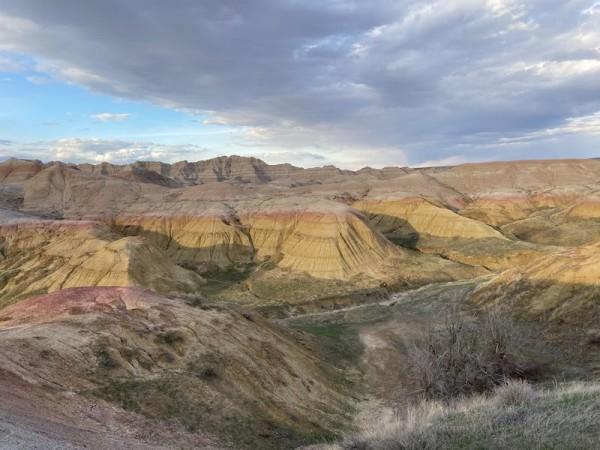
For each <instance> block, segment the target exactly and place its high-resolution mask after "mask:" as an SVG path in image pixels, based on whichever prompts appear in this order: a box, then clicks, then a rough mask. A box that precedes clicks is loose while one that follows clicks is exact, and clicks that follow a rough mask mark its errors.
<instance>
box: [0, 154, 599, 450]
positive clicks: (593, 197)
mask: <svg viewBox="0 0 600 450" xmlns="http://www.w3.org/2000/svg"><path fill="white" fill-rule="evenodd" d="M599 246H600V161H599V160H555V161H519V162H498V163H482V164H466V165H460V166H454V167H437V168H419V169H414V168H399V167H390V168H384V169H372V168H364V169H361V170H358V171H348V170H340V169H337V168H335V167H331V166H327V167H322V168H313V169H303V168H299V167H294V166H292V165H289V164H278V165H268V164H266V163H264V162H263V161H261V160H259V159H255V158H243V157H237V156H231V157H220V158H215V159H211V160H208V161H200V162H193V163H192V162H186V161H183V162H179V163H175V164H164V163H159V162H137V163H134V164H129V165H123V166H117V165H111V164H107V163H103V164H98V165H90V164H80V165H76V164H68V163H61V162H51V163H42V162H40V161H26V160H16V159H9V160H6V161H4V162H2V163H0V355H1V357H0V393H2V396H3V399H6V401H5V402H3V403H4V406H0V418H3V419H4V422H6V423H11V424H12V425H11V427H12V428H11V430H12V431H11V433H12V436H13V438H14V439H16V441H15V446H18V445H20V444H21V443H22V442H37V444H36V445H38V446H42V447H44V446H47V447H48V446H55V447H57V448H58V447H64V448H69V447H68V446H65V445H62V444H64V443H68V444H69V445H71V446H74V447H75V448H78V446H84V445H85V443H86V442H89V440H90V439H93V440H94V442H98V443H100V444H99V446H100V448H125V447H128V448H146V447H144V446H148V445H150V446H166V447H182V448H189V447H194V446H196V447H205V448H211V447H213V448H223V447H229V448H294V447H296V446H300V445H304V444H311V443H314V442H322V441H324V440H327V439H332V438H335V437H336V436H338V435H339V434H340V433H343V432H344V431H345V430H348V429H349V428H351V427H352V420H353V415H354V414H355V412H356V408H357V404H358V403H359V402H360V400H364V398H363V397H365V398H367V397H368V396H369V395H371V394H372V393H373V392H375V393H377V392H379V393H381V392H385V391H386V390H389V389H388V388H389V387H390V386H395V385H394V384H393V383H396V384H397V383H398V380H391V378H389V376H388V378H386V374H388V373H390V370H391V369H390V367H392V368H393V369H394V370H400V371H402V367H400V368H398V367H397V366H398V364H399V363H396V366H388V365H387V364H392V363H393V360H394V358H396V357H397V358H399V359H398V360H397V361H401V358H402V355H401V354H398V353H397V352H396V353H394V352H395V351H396V350H394V349H395V348H397V346H396V347H394V345H395V344H394V345H392V344H390V343H392V342H396V341H397V340H398V339H401V338H402V332H403V331H406V332H407V333H408V332H409V331H410V330H413V328H411V327H413V326H416V325H415V324H425V323H426V322H427V320H428V317H430V318H431V320H433V317H434V316H435V317H438V318H439V317H441V314H440V313H439V311H438V312H436V313H435V314H434V313H433V312H432V311H433V310H432V309H431V308H433V306H431V307H430V306H428V307H427V308H429V309H427V310H426V311H427V314H430V315H429V316H428V315H427V314H425V313H424V312H423V311H420V312H419V313H418V314H417V313H415V312H414V310H413V309H414V308H413V306H411V305H413V303H410V302H408V300H407V302H408V303H406V305H408V306H402V302H400V301H399V300H396V302H398V305H400V306H401V307H402V308H408V309H407V311H408V312H407V313H406V314H404V312H403V313H402V314H401V313H400V312H399V311H400V310H395V311H396V312H395V313H394V314H391V313H390V314H387V313H383V312H382V311H384V310H382V308H385V307H389V308H392V307H393V305H394V304H395V303H393V302H391V303H390V300H389V297H390V296H392V299H395V298H396V299H397V298H400V299H402V298H406V299H409V300H410V299H413V300H412V301H415V300H414V299H426V301H427V302H429V303H427V304H428V305H438V306H435V307H436V308H438V307H439V304H440V302H441V303H443V302H446V300H445V299H448V300H447V303H451V302H454V301H455V300H456V298H458V297H456V296H455V297H452V296H451V295H450V294H449V293H450V292H452V293H457V292H458V293H459V294H460V300H461V302H463V303H462V304H463V306H465V308H470V309H469V310H477V311H479V310H484V309H490V308H500V309H504V310H507V311H509V313H510V314H512V315H513V316H514V317H515V318H516V319H518V320H520V321H523V323H527V324H532V323H533V324H535V327H538V328H536V330H541V331H540V333H541V336H546V334H545V333H546V331H548V333H551V334H552V336H555V337H556V336H559V337H562V338H565V339H566V340H565V342H567V341H568V342H570V343H584V342H591V341H589V340H590V339H592V341H593V339H594V338H595V337H597V336H600V329H599V330H596V327H597V326H596V323H597V319H598V316H599V311H600V309H599V308H598V304H597V298H598V295H599V287H598V286H599V281H598V280H600V278H599V276H600V258H599V257H598V255H599V254H600V247H599ZM444 292H446V293H444ZM411 293H416V294H414V295H416V297H415V296H413V297H411V295H413V294H411ZM430 293H431V294H430ZM457 295H458V294H457ZM403 296H406V297H403ZM451 299H453V300H452V301H451ZM424 301H425V300H424ZM369 305H371V306H372V307H373V308H372V310H369V309H361V308H364V307H365V306H369ZM390 305H391V306H390ZM400 306H399V307H400ZM411 308H413V309H411ZM360 311H365V315H363V316H360V313H359V312H360ZM366 311H371V312H369V314H367V313H366ZM402 311H404V310H402ZM329 314H331V316H330V315H329ZM336 314H338V315H336ZM340 314H341V316H340ZM411 314H413V315H411ZM334 315H335V317H338V318H339V317H343V321H342V322H340V323H337V322H336V323H333V321H329V322H328V320H329V318H330V317H331V318H332V317H334ZM359 316H360V317H359ZM365 317H366V318H365ZM359 319H360V320H359ZM331 320H333V319H331ZM378 320H379V322H377V321H378ZM359 324H362V325H359ZM364 324H367V325H364ZM532 326H533V325H532ZM540 327H541V328H540ZM575 329H577V331H576V332H575V331H573V330H575ZM413 331H414V330H413ZM413 331H410V332H411V333H412V332H413ZM590 336H591V338H590ZM567 338H568V339H567ZM386 339H387V341H386ZM586 339H587V341H586ZM597 340H598V341H600V338H599V339H597ZM581 345H583V344H581ZM586 345H587V344H586ZM390 352H391V353H390ZM400 353H401V352H400ZM340 355H342V356H340ZM382 355H385V356H382ZM390 355H395V356H393V357H390ZM366 362H369V367H368V368H367V367H366V366H365V364H366ZM400 366H401V364H400ZM371 375H372V376H371ZM365 379H367V382H365V383H363V381H364V380H365ZM361 383H363V384H361ZM369 383H370V384H369ZM389 383H392V384H389ZM357 386H362V387H360V388H358V387H357ZM365 386H366V387H365ZM32 405H37V406H36V407H34V406H32ZM55 405H60V408H59V409H60V410H57V408H55V407H54V406H55ZM2 430H3V429H2V428H0V437H1V436H2V432H3V431H2ZM152 430H161V432H152ZM232 430H237V432H236V433H233V432H232ZM19 439H20V440H19ZM61 443H62V444H61Z"/></svg>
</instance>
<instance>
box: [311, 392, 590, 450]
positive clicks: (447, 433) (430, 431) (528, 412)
mask: <svg viewBox="0 0 600 450" xmlns="http://www.w3.org/2000/svg"><path fill="white" fill-rule="evenodd" d="M599 421H600V385H599V384H592V383H569V384H564V385H560V386H557V387H555V388H553V389H548V390H545V389H538V390H534V389H533V388H532V387H531V386H530V385H529V384H527V383H526V382H522V381H510V382H508V383H506V384H503V385H501V386H499V387H498V388H496V390H495V391H494V392H493V394H492V395H488V396H484V395H476V396H474V397H470V398H463V399H459V400H456V401H454V402H451V403H441V402H439V401H432V400H425V401H423V402H421V403H418V404H416V405H414V406H411V407H409V408H407V409H406V410H404V411H402V412H401V413H398V412H395V411H393V410H391V409H390V410H385V411H381V412H380V414H379V415H377V416H376V417H374V418H373V419H372V420H371V421H369V422H368V423H365V424H364V425H363V426H362V427H361V428H362V431H360V432H359V433H357V434H356V435H354V436H351V437H349V438H347V439H346V440H344V441H343V442H342V443H341V444H339V445H333V446H325V447H323V448H329V449H331V450H334V449H347V450H350V449H352V450H392V449H393V450H396V449H403V450H412V449H415V450H416V449H419V450H436V449H490V448H493V449H504V448H519V449H563V448H571V449H579V448H580V449H584V448H597V445H598V442H599V439H600V428H599V427H598V423H599Z"/></svg>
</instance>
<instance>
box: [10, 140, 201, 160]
mask: <svg viewBox="0 0 600 450" xmlns="http://www.w3.org/2000/svg"><path fill="white" fill-rule="evenodd" d="M10 152H11V154H10V155H6V156H14V157H18V158H36V159H42V160H44V161H52V160H60V161H72V162H77V163H100V162H110V163H114V164H125V163H129V162H132V161H150V160H151V161H164V162H175V161H181V160H184V159H186V158H191V159H194V160H200V159H205V158H207V155H209V154H210V153H211V152H210V151H209V150H207V149H206V148H204V147H200V146H198V145H163V144H155V143H152V142H129V141H121V140H105V139H77V138H68V139H59V140H56V141H44V142H33V143H21V144H16V143H13V145H12V147H11V150H10Z"/></svg>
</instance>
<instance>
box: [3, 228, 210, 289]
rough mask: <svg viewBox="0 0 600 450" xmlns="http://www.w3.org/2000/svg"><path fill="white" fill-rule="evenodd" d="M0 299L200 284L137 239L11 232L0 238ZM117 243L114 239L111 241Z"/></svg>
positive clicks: (88, 231)
mask: <svg viewBox="0 0 600 450" xmlns="http://www.w3.org/2000/svg"><path fill="white" fill-rule="evenodd" d="M2 235H3V238H2V242H3V245H4V254H5V255H6V256H5V258H4V260H3V261H0V271H1V273H2V277H1V281H0V298H4V299H7V300H11V299H14V298H15V297H22V296H24V295H27V294H32V293H40V292H53V291H57V290H60V289H64V288H68V287H81V286H145V287H150V288H152V289H154V290H156V291H159V292H170V291H186V292H187V291H193V290H195V289H196V288H197V287H198V286H199V285H200V284H202V283H203V280H202V278H201V277H200V276H198V275H196V274H195V273H193V272H190V271H188V270H185V269H183V268H181V267H179V266H177V265H176V264H175V263H173V262H172V261H171V260H170V259H169V258H168V257H167V256H166V255H165V254H164V253H163V252H162V251H160V250H159V249H158V248H156V247H154V246H152V245H150V244H149V243H148V242H145V241H144V239H142V238H139V237H126V238H121V239H116V238H115V236H114V235H112V234H111V233H110V232H109V231H108V230H107V229H104V228H101V227H94V226H86V227H82V226H73V227H68V226H64V225H60V226H56V227H53V226H46V227H39V226H37V227H32V226H29V227H25V228H22V229H18V228H14V229H12V231H10V230H9V231H4V232H3V233H2ZM115 239H116V240H115Z"/></svg>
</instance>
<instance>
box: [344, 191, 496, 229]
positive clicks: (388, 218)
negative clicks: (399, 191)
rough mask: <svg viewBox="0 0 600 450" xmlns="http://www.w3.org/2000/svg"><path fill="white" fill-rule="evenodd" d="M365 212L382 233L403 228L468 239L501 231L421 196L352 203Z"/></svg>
mask: <svg viewBox="0 0 600 450" xmlns="http://www.w3.org/2000/svg"><path fill="white" fill-rule="evenodd" d="M353 206H354V207H355V208H357V209H358V210H360V211H363V212H364V213H365V214H367V215H368V216H369V218H370V220H371V223H372V224H373V225H375V226H376V227H377V228H378V229H379V230H381V231H382V232H383V233H391V232H393V231H394V230H395V229H398V228H400V227H404V228H405V229H412V230H414V231H415V232H416V233H418V234H424V235H429V236H435V237H446V238H454V237H462V238H471V239H485V238H499V239H504V236H502V234H501V233H499V232H498V231H496V230H494V229H493V228H491V227H490V226H488V225H486V224H484V223H481V222H479V221H476V220H473V219H469V218H468V217H463V216H460V215H459V214H456V213H455V212H453V211H451V210H449V209H447V208H444V207H441V206H438V205H435V204H434V203H432V202H430V201H428V200H425V199H423V198H404V199H398V200H361V201H358V202H356V203H355V204H354V205H353Z"/></svg>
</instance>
